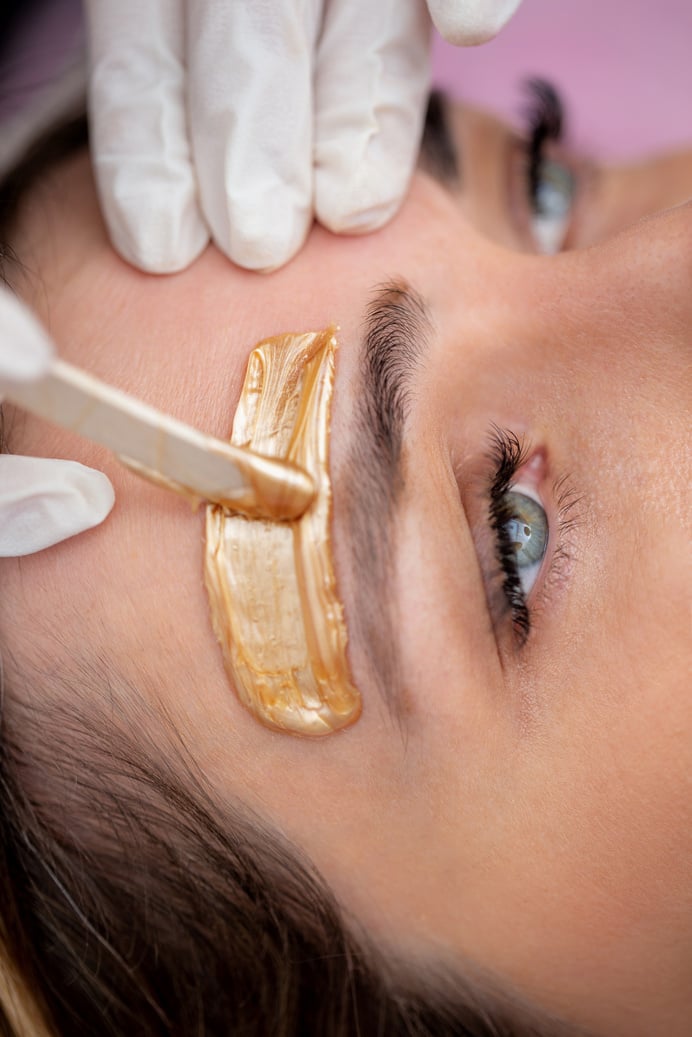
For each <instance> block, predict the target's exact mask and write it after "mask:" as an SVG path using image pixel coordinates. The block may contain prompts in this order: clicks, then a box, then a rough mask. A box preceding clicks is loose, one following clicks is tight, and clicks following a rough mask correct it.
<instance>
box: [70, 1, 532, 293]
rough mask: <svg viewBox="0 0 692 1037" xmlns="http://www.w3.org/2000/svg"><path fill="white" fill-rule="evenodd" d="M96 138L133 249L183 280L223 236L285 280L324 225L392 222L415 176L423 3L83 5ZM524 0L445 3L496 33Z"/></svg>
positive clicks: (451, 12)
mask: <svg viewBox="0 0 692 1037" xmlns="http://www.w3.org/2000/svg"><path fill="white" fill-rule="evenodd" d="M84 3H85V9H86V13H87V24H88V32H89V39H90V65H91V72H90V86H89V107H90V116H91V140H92V151H93V156H94V164H95V169H96V176H97V180H98V185H99V192H100V196H101V204H102V207H103V210H104V214H105V218H106V221H107V223H108V227H109V230H110V234H111V238H112V241H113V244H114V246H115V247H116V249H117V250H118V251H119V252H120V253H121V255H123V256H124V257H125V258H126V259H128V260H129V261H130V262H131V263H133V264H134V265H135V266H138V267H141V268H142V269H143V270H148V271H151V272H155V273H167V272H171V271H174V270H182V269H183V268H184V267H186V266H188V265H189V264H190V263H191V262H192V261H193V260H194V259H195V258H196V257H197V256H198V255H199V253H200V252H201V251H202V250H203V249H204V247H205V245H206V244H207V242H208V240H209V238H210V237H211V238H213V240H214V241H215V243H216V244H217V245H218V247H219V248H220V249H221V250H222V251H223V252H225V253H226V255H228V256H229V257H230V258H231V259H232V260H234V261H235V262H236V263H238V264H240V265H241V266H245V267H248V268H250V269H264V270H268V269H273V268H275V267H277V266H280V265H281V264H283V263H285V262H287V260H289V259H290V258H291V256H293V255H294V254H295V253H296V252H297V251H298V249H299V248H300V246H301V245H302V243H303V241H304V239H305V237H306V235H307V233H308V230H309V228H310V225H311V223H312V220H313V217H314V216H316V217H317V219H318V220H320V221H321V222H322V223H323V224H324V225H325V226H326V227H329V228H330V229H331V230H333V231H335V232H342V231H346V232H350V233H358V232H364V231H369V230H374V229H375V228H376V227H379V226H381V225H382V224H383V223H386V222H387V220H388V219H390V217H391V216H393V215H394V213H395V212H396V210H397V208H398V207H399V205H400V203H401V201H402V198H403V195H404V192H405V190H406V187H407V185H408V182H409V179H410V176H411V172H412V170H413V167H414V164H415V161H416V157H417V151H418V146H419V142H420V131H421V124H422V119H423V113H424V107H425V101H426V91H427V85H428V77H429V58H428V36H429V18H428V11H427V8H426V4H425V3H424V0H146V3H142V2H141V0H117V2H114V0H84ZM519 3H520V0H428V4H427V7H429V8H430V12H431V14H432V18H433V20H434V21H435V24H436V25H437V28H438V29H439V30H440V32H441V33H442V35H443V36H445V37H446V38H447V39H449V40H451V41H452V42H454V43H458V44H476V43H480V42H483V41H484V40H486V39H490V38H491V37H492V36H493V35H495V33H496V32H498V31H499V29H500V28H501V27H502V26H503V25H504V23H505V22H506V21H507V20H508V19H509V18H510V16H511V15H512V14H513V13H514V11H515V9H516V8H517V7H518V5H519Z"/></svg>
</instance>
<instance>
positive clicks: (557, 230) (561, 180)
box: [530, 157, 576, 255]
mask: <svg viewBox="0 0 692 1037" xmlns="http://www.w3.org/2000/svg"><path fill="white" fill-rule="evenodd" d="M530 193H531V198H530V201H531V232H532V234H533V237H534V240H535V242H536V247H537V249H538V251H539V252H543V253H545V254H546V255H554V254H555V253H556V252H559V251H560V249H561V248H562V247H563V245H564V242H565V238H566V236H567V231H568V230H569V226H570V222H571V219H572V208H573V205H574V196H575V193H576V183H575V178H574V174H573V173H572V171H571V170H570V169H569V168H568V167H567V166H566V165H564V164H563V163H562V162H558V161H557V160H556V159H552V158H543V157H541V158H540V159H539V161H538V163H537V165H536V169H535V171H534V176H533V182H532V184H531V192H530Z"/></svg>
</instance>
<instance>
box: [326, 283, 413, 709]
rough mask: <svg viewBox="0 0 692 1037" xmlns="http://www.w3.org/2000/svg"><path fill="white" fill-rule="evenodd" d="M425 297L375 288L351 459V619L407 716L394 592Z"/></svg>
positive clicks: (382, 684)
mask: <svg viewBox="0 0 692 1037" xmlns="http://www.w3.org/2000/svg"><path fill="white" fill-rule="evenodd" d="M432 327H433V325H432V320H431V317H430V314H429V311H428V307H427V305H426V304H425V302H424V300H423V299H422V298H421V296H420V295H418V293H417V292H415V291H414V290H413V289H412V288H411V287H410V286H409V285H408V284H406V283H405V282H403V281H391V282H389V283H387V284H385V285H383V286H381V287H380V288H379V289H377V290H376V295H375V297H374V299H373V301H372V302H371V303H370V305H369V306H368V308H367V311H366V314H365V319H364V330H363V338H362V343H361V347H360V350H361V351H360V368H359V373H358V388H357V401H358V402H357V405H356V413H355V428H354V434H353V438H352V442H351V447H350V450H349V454H348V458H347V461H346V478H345V484H346V487H347V491H346V493H345V495H344V497H345V514H346V522H347V525H348V528H349V533H350V537H349V539H350V549H351V553H352V560H353V568H354V572H355V574H356V590H355V595H354V598H355V600H354V616H353V617H352V621H351V623H352V626H353V627H354V628H355V630H356V632H357V640H358V643H359V644H360V645H362V647H363V651H364V654H365V658H366V661H367V664H368V666H369V669H370V671H371V675H372V677H373V678H374V680H375V682H376V684H377V685H378V687H379V689H380V692H381V694H382V697H383V699H384V701H385V703H386V704H387V706H388V708H389V710H390V712H391V714H392V716H393V717H394V718H395V720H397V722H398V723H401V719H402V712H403V711H402V694H401V692H402V680H401V668H400V660H399V653H398V646H397V637H396V630H395V620H396V609H395V606H394V604H393V602H392V597H391V594H390V593H389V591H390V590H391V585H392V577H393V571H394V541H393V534H394V528H393V527H394V516H395V508H396V505H397V502H398V499H399V496H400V492H401V489H402V487H403V484H404V473H403V470H402V469H403V437H404V428H405V424H406V419H407V415H408V413H409V407H410V401H411V386H412V381H413V377H414V375H415V373H416V371H417V370H419V369H420V365H421V361H422V359H423V357H424V355H425V352H426V347H427V344H428V342H429V339H430V335H431V332H432Z"/></svg>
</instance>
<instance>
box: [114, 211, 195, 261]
mask: <svg viewBox="0 0 692 1037" xmlns="http://www.w3.org/2000/svg"><path fill="white" fill-rule="evenodd" d="M137 222H139V225H137ZM143 224H144V225H143ZM111 240H112V242H113V246H114V248H115V250H116V251H117V252H118V253H119V254H120V255H121V256H122V258H123V259H125V260H127V262H128V263H131V264H132V266H135V267H137V269H138V270H142V271H143V272H144V273H145V274H177V273H179V272H180V271H181V270H185V269H187V267H188V266H190V265H191V264H192V263H194V261H195V260H196V259H197V258H198V256H199V255H201V253H202V252H203V251H204V249H205V248H206V246H207V244H208V242H209V233H208V231H207V229H206V227H204V225H202V226H201V227H196V228H193V229H191V231H188V232H187V233H184V234H181V233H180V232H179V230H178V228H177V227H171V226H168V225H167V221H166V219H165V216H164V218H163V219H160V218H158V219H157V218H156V216H155V215H153V218H149V219H147V220H144V221H142V220H139V221H136V220H132V221H130V220H128V219H127V217H126V218H125V219H124V220H123V222H122V223H118V224H117V225H113V226H112V227H111Z"/></svg>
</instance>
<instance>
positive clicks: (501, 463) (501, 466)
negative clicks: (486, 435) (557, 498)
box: [489, 428, 549, 646]
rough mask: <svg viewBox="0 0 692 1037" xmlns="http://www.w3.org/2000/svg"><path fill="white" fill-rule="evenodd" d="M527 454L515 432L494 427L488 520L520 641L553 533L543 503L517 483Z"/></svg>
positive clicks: (526, 631)
mask: <svg viewBox="0 0 692 1037" xmlns="http://www.w3.org/2000/svg"><path fill="white" fill-rule="evenodd" d="M526 458H527V450H526V449H525V448H524V446H523V445H522V443H521V442H520V440H519V439H518V437H517V436H516V435H515V434H514V433H512V432H508V431H505V430H503V429H497V428H496V429H493V434H492V460H493V465H494V474H493V476H492V480H491V484H490V491H489V522H490V527H491V529H492V532H493V535H494V539H495V554H496V558H497V562H498V565H499V568H500V576H501V580H502V593H503V595H504V599H505V601H506V603H507V606H508V607H509V610H510V613H511V617H512V626H513V628H514V631H515V634H516V635H517V639H518V641H519V645H520V646H521V645H522V644H524V642H525V641H526V639H527V638H528V635H529V633H530V630H531V613H530V610H529V606H528V604H527V598H528V595H529V594H530V592H531V589H532V587H533V585H534V583H535V581H536V579H537V577H538V573H539V571H540V568H541V565H542V562H543V558H544V556H545V553H546V549H547V545H548V535H549V528H548V518H547V515H546V512H545V510H544V508H543V507H542V505H541V504H540V503H539V502H538V501H537V500H535V499H534V498H533V497H531V496H529V495H528V494H527V493H523V492H522V491H521V490H518V489H517V488H516V487H515V486H514V483H513V480H514V477H515V476H516V474H517V472H518V471H519V470H520V468H521V467H522V465H523V464H524V462H525V461H526Z"/></svg>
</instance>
